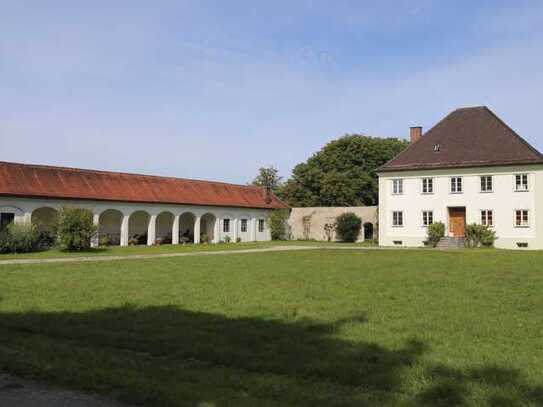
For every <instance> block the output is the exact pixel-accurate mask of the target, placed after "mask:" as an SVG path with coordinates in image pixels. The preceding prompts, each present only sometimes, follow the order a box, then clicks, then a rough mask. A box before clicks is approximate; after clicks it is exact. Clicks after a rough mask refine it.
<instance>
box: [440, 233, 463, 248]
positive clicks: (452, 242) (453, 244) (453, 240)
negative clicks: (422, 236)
mask: <svg viewBox="0 0 543 407" xmlns="http://www.w3.org/2000/svg"><path fill="white" fill-rule="evenodd" d="M464 242H465V239H464V238H463V237H449V236H445V237H442V238H441V239H440V241H439V242H438V243H437V248H438V249H461V248H463V247H464Z"/></svg>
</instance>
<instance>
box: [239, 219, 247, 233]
mask: <svg viewBox="0 0 543 407" xmlns="http://www.w3.org/2000/svg"><path fill="white" fill-rule="evenodd" d="M240 229H241V231H242V232H247V219H242V220H241V225H240Z"/></svg>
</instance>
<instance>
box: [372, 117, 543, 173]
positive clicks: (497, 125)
mask: <svg viewBox="0 0 543 407" xmlns="http://www.w3.org/2000/svg"><path fill="white" fill-rule="evenodd" d="M436 150H438V151H436ZM511 164H543V155H541V153H539V151H537V150H536V149H535V148H533V147H532V146H531V145H530V144H528V142H527V141H526V140H524V139H523V138H522V137H520V136H519V135H518V134H517V133H515V132H514V131H513V130H512V129H511V128H510V127H509V126H508V125H507V124H505V123H504V122H503V121H502V120H501V119H500V118H499V117H498V116H496V115H495V114H494V113H493V112H492V111H491V110H490V109H489V108H488V107H486V106H480V107H468V108H462V109H457V110H455V111H453V112H452V113H450V114H449V115H448V116H446V117H445V118H444V119H443V120H441V121H440V122H439V123H438V124H436V125H435V126H434V127H433V128H431V129H430V130H428V132H426V133H425V134H424V135H423V136H422V137H421V138H420V139H419V140H418V141H417V142H415V143H413V144H411V145H410V146H409V147H408V148H407V149H405V150H404V151H403V152H401V153H400V154H398V155H397V156H396V157H394V158H393V159H392V160H390V161H389V162H388V163H386V164H384V165H383V166H381V167H380V168H378V169H377V171H378V172H384V171H402V170H419V169H431V168H458V167H480V166H492V165H511Z"/></svg>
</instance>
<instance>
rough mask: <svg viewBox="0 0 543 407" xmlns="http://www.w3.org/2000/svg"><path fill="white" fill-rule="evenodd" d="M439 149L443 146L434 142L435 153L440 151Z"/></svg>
mask: <svg viewBox="0 0 543 407" xmlns="http://www.w3.org/2000/svg"><path fill="white" fill-rule="evenodd" d="M439 150H441V146H440V145H439V144H434V153H439Z"/></svg>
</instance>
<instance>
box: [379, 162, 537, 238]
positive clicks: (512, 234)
mask: <svg viewBox="0 0 543 407" xmlns="http://www.w3.org/2000/svg"><path fill="white" fill-rule="evenodd" d="M515 174H528V185H529V191H526V192H517V191H515V190H514V187H515V178H514V175H515ZM482 175H492V177H493V192H481V190H480V176H482ZM453 176H460V177H462V183H463V193H460V194H455V193H451V192H450V178H451V177H453ZM424 177H428V178H433V180H434V181H433V183H434V192H433V193H432V194H422V181H421V179H422V178H424ZM397 178H401V179H403V194H401V195H394V194H392V180H393V179H397ZM542 190H543V167H542V166H514V167H513V166H502V167H485V168H475V169H474V168H471V169H446V170H433V171H429V170H426V171H409V172H407V171H405V172H397V173H382V174H380V176H379V244H380V245H383V246H391V245H394V242H393V241H394V240H401V241H402V245H403V246H422V245H423V241H424V240H426V236H427V228H426V227H424V226H423V225H422V211H423V210H432V211H433V212H434V222H437V221H441V222H443V223H444V224H445V227H446V234H448V233H449V230H448V227H449V225H448V221H449V219H448V207H454V206H465V207H466V223H480V221H481V215H480V213H481V210H483V209H491V210H493V212H494V227H493V229H494V230H495V231H496V235H497V237H498V239H497V240H496V243H495V245H496V247H500V248H508V249H516V248H517V245H516V243H517V242H528V244H529V248H530V249H543V233H542V232H543V223H542V222H543V220H542V219H540V216H539V214H538V213H537V206H538V204H539V205H541V204H542V203H543V200H542V199H543V195H542V194H543V191H542ZM516 209H528V210H529V211H530V215H529V216H530V219H529V221H530V226H529V227H522V228H519V227H515V225H514V215H515V212H514V211H515V210H516ZM396 210H401V211H403V212H404V226H403V227H393V226H392V212H393V211H396Z"/></svg>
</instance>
